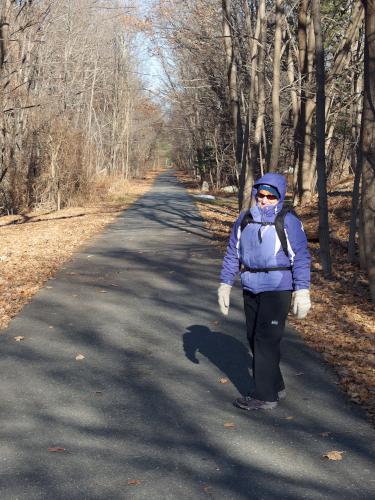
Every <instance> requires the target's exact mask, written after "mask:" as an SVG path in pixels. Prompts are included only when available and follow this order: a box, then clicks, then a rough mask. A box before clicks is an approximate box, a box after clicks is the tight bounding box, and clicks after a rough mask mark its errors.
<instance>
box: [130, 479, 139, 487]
mask: <svg viewBox="0 0 375 500" xmlns="http://www.w3.org/2000/svg"><path fill="white" fill-rule="evenodd" d="M140 484H141V481H140V480H139V479H128V485H129V486H139V485H140Z"/></svg>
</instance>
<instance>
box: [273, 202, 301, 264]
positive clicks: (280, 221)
mask: <svg viewBox="0 0 375 500" xmlns="http://www.w3.org/2000/svg"><path fill="white" fill-rule="evenodd" d="M286 214H292V215H294V216H295V217H297V218H298V215H297V214H296V213H295V211H294V210H293V208H292V207H288V206H286V205H284V206H283V208H282V209H281V210H280V212H279V213H278V214H277V215H276V217H275V229H276V233H277V236H278V237H279V240H280V243H281V248H282V249H283V251H284V253H285V255H286V256H287V257H288V258H289V252H288V241H287V239H286V234H285V230H284V228H285V216H286Z"/></svg>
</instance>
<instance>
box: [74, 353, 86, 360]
mask: <svg viewBox="0 0 375 500" xmlns="http://www.w3.org/2000/svg"><path fill="white" fill-rule="evenodd" d="M82 359H85V356H84V355H83V354H77V356H76V361H82Z"/></svg>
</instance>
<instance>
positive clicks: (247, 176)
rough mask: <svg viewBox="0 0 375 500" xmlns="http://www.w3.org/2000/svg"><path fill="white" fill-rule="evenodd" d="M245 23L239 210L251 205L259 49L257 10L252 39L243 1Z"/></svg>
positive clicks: (246, 4)
mask: <svg viewBox="0 0 375 500" xmlns="http://www.w3.org/2000/svg"><path fill="white" fill-rule="evenodd" d="M244 12H245V23H246V26H247V30H248V36H249V52H250V68H249V70H248V74H249V100H248V109H247V117H246V126H245V133H244V141H243V142H244V145H243V151H242V169H241V177H240V200H241V202H240V207H239V208H240V210H241V209H243V208H249V207H250V203H251V190H252V187H253V183H254V172H253V170H252V166H253V164H252V163H251V156H249V141H250V135H251V128H252V122H253V109H254V95H255V81H256V73H257V52H258V48H259V43H260V40H259V36H260V17H259V9H258V13H257V20H256V26H255V33H254V37H252V36H251V35H252V30H251V14H250V9H249V5H248V3H247V0H245V1H244Z"/></svg>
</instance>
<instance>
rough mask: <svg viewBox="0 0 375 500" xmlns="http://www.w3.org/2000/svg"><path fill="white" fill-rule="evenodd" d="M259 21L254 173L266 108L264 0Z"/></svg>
mask: <svg viewBox="0 0 375 500" xmlns="http://www.w3.org/2000/svg"><path fill="white" fill-rule="evenodd" d="M259 22H260V37H259V38H260V40H259V47H258V64H257V66H258V67H257V73H258V78H257V89H258V96H257V101H258V115H257V120H256V124H255V132H254V140H253V143H252V148H251V165H252V171H253V173H254V175H255V174H258V173H259V162H261V161H262V160H261V157H262V154H261V147H262V146H261V142H262V133H263V127H264V114H265V108H266V97H265V89H264V87H265V75H264V69H265V68H264V59H265V47H266V41H267V18H266V2H265V0H260V1H259Z"/></svg>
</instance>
